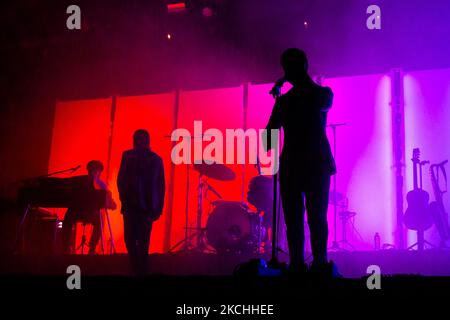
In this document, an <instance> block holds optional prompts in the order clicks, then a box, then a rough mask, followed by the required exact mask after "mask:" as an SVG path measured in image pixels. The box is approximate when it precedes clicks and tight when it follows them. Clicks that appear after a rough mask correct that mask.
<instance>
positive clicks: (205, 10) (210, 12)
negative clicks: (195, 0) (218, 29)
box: [202, 7, 214, 18]
mask: <svg viewBox="0 0 450 320" xmlns="http://www.w3.org/2000/svg"><path fill="white" fill-rule="evenodd" d="M213 13H214V12H213V10H212V9H211V8H210V7H204V8H203V10H202V14H203V16H204V17H207V18H209V17H212V15H213Z"/></svg>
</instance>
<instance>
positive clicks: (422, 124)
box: [404, 69, 450, 244]
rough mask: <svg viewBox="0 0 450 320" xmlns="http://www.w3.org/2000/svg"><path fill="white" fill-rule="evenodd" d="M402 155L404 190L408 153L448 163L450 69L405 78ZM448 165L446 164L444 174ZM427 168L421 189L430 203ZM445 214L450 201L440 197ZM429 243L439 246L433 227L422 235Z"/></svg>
mask: <svg viewBox="0 0 450 320" xmlns="http://www.w3.org/2000/svg"><path fill="white" fill-rule="evenodd" d="M404 91H405V131H406V136H405V152H406V157H405V158H406V167H405V168H406V189H407V190H410V189H411V188H412V186H413V182H412V163H411V161H410V160H409V159H411V154H412V149H413V148H416V147H418V148H420V150H421V159H422V160H429V161H430V162H431V163H438V162H441V161H443V160H445V159H450V140H449V137H450V69H440V70H427V71H415V72H409V73H406V74H405V77H404ZM449 167H450V165H448V164H447V168H446V169H447V171H448V169H449ZM428 169H429V167H428V166H426V167H425V171H424V172H423V188H424V189H425V190H426V191H427V192H429V193H430V201H433V200H434V194H433V189H432V187H431V182H430V176H429V171H428ZM444 204H445V208H446V210H447V212H448V211H449V210H450V198H449V195H448V194H444ZM425 238H426V239H427V240H429V241H431V242H432V243H435V244H437V243H439V238H438V234H437V231H436V229H435V228H434V227H432V228H431V229H429V230H428V231H427V232H426V233H425ZM408 240H409V242H410V244H412V243H414V242H415V241H416V236H415V233H413V232H409V234H408Z"/></svg>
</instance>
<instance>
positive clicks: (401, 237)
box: [391, 69, 405, 249]
mask: <svg viewBox="0 0 450 320" xmlns="http://www.w3.org/2000/svg"><path fill="white" fill-rule="evenodd" d="M404 109H405V103H404V91H403V73H402V70H401V69H392V70H391V119H392V120H391V121H392V148H393V158H394V166H393V167H394V170H395V173H394V174H395V203H396V210H395V211H396V232H395V243H396V246H397V248H398V249H404V248H405V230H404V227H403V180H404V177H403V176H404V165H405V114H404V111H405V110H404Z"/></svg>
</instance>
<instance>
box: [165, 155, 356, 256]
mask: <svg viewBox="0 0 450 320" xmlns="http://www.w3.org/2000/svg"><path fill="white" fill-rule="evenodd" d="M192 168H193V170H194V171H196V172H197V173H198V198H197V217H196V226H195V227H191V226H189V214H188V207H189V206H188V199H189V189H187V195H186V212H185V214H186V217H185V219H186V221H185V223H186V225H185V237H184V239H182V240H181V241H180V242H178V243H177V244H175V245H174V246H173V247H172V248H170V249H169V252H174V251H176V250H177V249H178V248H180V247H181V251H197V252H216V253H225V252H229V253H262V252H267V251H268V249H269V248H270V246H271V245H272V244H271V241H270V240H271V236H272V234H273V233H272V230H271V229H272V221H273V203H274V201H273V199H274V193H273V191H274V183H273V177H272V176H263V175H257V176H255V177H253V178H252V179H251V180H250V182H249V185H248V190H247V202H239V201H230V200H224V199H223V198H222V196H221V195H220V193H219V192H218V191H217V190H216V189H215V188H214V187H213V186H212V185H211V184H210V183H209V182H208V179H212V180H216V181H223V182H226V181H233V180H234V179H235V178H236V174H235V173H234V172H233V170H232V169H230V168H229V167H227V166H225V165H223V164H218V163H212V164H206V163H201V164H194V165H192ZM190 170H191V169H190V167H189V166H188V168H187V183H186V186H187V188H189V171H190ZM205 191H211V192H212V193H213V194H215V195H216V197H217V198H218V200H215V201H210V203H211V204H212V206H211V207H210V209H209V210H208V211H209V212H208V217H207V221H206V226H205V227H204V226H202V221H203V201H204V199H203V198H204V195H205V194H206V192H205ZM329 204H330V205H332V206H333V207H334V211H335V213H336V215H335V221H334V225H335V233H334V239H335V240H334V241H333V247H331V248H329V250H344V251H346V247H347V248H350V249H353V246H352V245H351V244H350V243H349V242H348V241H347V237H346V231H345V230H346V227H347V222H348V221H349V220H350V219H351V218H352V217H353V216H354V215H355V213H354V212H350V211H347V210H346V209H347V206H348V199H347V197H346V196H345V195H343V194H342V193H340V192H334V191H331V192H330V196H329ZM250 205H251V206H250ZM250 207H252V208H253V209H251V208H250ZM338 208H339V209H340V212H339V215H337V212H336V211H337V209H338ZM277 211H279V210H277ZM337 216H340V218H341V220H342V240H341V241H337V240H336V236H337V230H336V225H337V221H336V217H337ZM353 228H354V226H353ZM277 229H278V227H277ZM194 239H196V240H195V241H194V244H193V243H192V240H194ZM276 250H279V251H282V252H284V251H283V250H281V249H280V248H279V247H277V248H276Z"/></svg>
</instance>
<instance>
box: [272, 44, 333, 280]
mask: <svg viewBox="0 0 450 320" xmlns="http://www.w3.org/2000/svg"><path fill="white" fill-rule="evenodd" d="M281 66H282V67H283V69H284V74H285V75H284V78H283V79H281V81H280V80H279V81H277V84H276V85H275V87H274V89H275V91H279V86H280V84H282V83H283V82H285V81H287V82H289V83H291V84H292V86H293V87H292V89H290V90H289V91H288V92H287V93H286V94H284V95H281V96H279V97H278V98H277V99H276V102H275V105H274V107H273V110H272V114H271V116H270V119H269V122H268V124H267V126H266V129H267V135H268V136H267V140H266V143H267V149H271V148H273V147H274V146H271V145H270V129H280V127H283V129H284V146H283V151H282V154H281V157H280V191H281V200H282V205H283V211H284V218H285V222H286V229H287V231H286V232H287V240H288V246H289V256H290V265H289V269H290V270H291V271H293V272H300V273H303V272H306V271H307V266H306V265H305V261H304V242H305V235H304V212H305V207H306V211H307V218H308V224H309V228H310V233H311V249H312V254H313V262H312V264H311V271H312V272H314V273H315V274H326V275H332V274H333V272H334V271H336V273H337V270H336V268H335V266H334V265H333V263H332V262H330V263H329V262H328V257H327V241H328V224H327V209H328V195H329V189H330V177H331V176H332V175H333V174H335V173H336V166H335V162H334V159H333V155H332V153H331V149H330V144H329V142H328V139H327V136H326V132H325V128H326V123H327V112H328V110H329V109H330V107H331V104H332V101H333V93H332V91H331V89H330V88H329V87H322V86H319V85H317V84H316V83H315V82H314V81H313V80H312V79H311V77H310V76H309V74H308V60H307V57H306V54H305V52H303V51H302V50H300V49H296V48H291V49H287V50H286V51H285V52H284V53H283V54H282V56H281ZM276 87H278V90H276V89H277V88H276ZM274 89H273V90H272V92H271V93H273V91H274Z"/></svg>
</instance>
